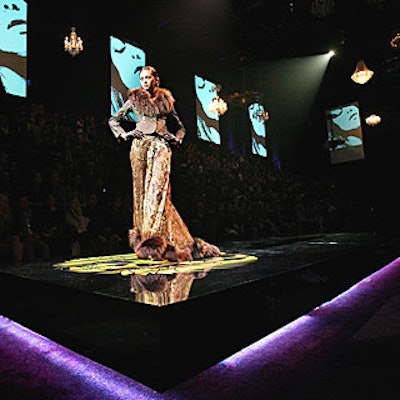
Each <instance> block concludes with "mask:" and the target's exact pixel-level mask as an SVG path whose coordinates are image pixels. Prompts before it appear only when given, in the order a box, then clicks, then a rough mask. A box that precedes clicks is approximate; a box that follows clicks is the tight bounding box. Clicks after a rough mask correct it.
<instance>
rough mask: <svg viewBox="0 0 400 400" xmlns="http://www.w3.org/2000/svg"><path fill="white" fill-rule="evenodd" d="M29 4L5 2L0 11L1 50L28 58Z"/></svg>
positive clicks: (6, 0)
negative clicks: (27, 20)
mask: <svg viewBox="0 0 400 400" xmlns="http://www.w3.org/2000/svg"><path fill="white" fill-rule="evenodd" d="M26 19H27V4H26V1H24V0H3V1H2V2H1V9H0V50H2V51H5V52H8V53H16V54H19V55H21V56H24V57H25V56H26V49H27V45H26V35H27V22H26Z"/></svg>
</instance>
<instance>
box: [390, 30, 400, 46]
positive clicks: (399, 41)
mask: <svg viewBox="0 0 400 400" xmlns="http://www.w3.org/2000/svg"><path fill="white" fill-rule="evenodd" d="M390 45H391V46H392V47H395V48H397V47H400V33H396V35H395V36H393V38H392V40H391V41H390Z"/></svg>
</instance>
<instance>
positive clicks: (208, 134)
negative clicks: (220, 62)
mask: <svg viewBox="0 0 400 400" xmlns="http://www.w3.org/2000/svg"><path fill="white" fill-rule="evenodd" d="M194 85H195V92H196V113H197V135H198V137H199V138H200V139H202V140H206V141H209V142H213V143H215V144H221V137H220V134H219V118H218V115H217V114H215V113H212V112H210V110H209V108H208V106H209V104H210V103H211V101H212V99H213V98H214V97H215V94H216V93H215V90H214V88H215V84H214V83H212V82H210V81H208V80H206V79H204V78H202V77H200V76H197V75H195V80H194Z"/></svg>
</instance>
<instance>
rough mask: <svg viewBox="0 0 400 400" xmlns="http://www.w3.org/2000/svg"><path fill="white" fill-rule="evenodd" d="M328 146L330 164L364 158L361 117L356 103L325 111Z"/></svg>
mask: <svg viewBox="0 0 400 400" xmlns="http://www.w3.org/2000/svg"><path fill="white" fill-rule="evenodd" d="M326 122H327V128H328V144H329V150H330V157H331V162H332V163H338V162H344V161H352V160H359V159H363V158H364V146H363V137H362V127H361V117H360V109H359V104H358V102H353V103H349V104H345V105H342V106H337V107H334V108H331V109H329V110H327V111H326Z"/></svg>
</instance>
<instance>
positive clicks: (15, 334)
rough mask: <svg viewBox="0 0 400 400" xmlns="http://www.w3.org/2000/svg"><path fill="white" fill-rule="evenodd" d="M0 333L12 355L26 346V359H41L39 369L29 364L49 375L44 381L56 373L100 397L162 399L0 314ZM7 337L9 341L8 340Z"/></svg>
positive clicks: (81, 395) (139, 399)
mask: <svg viewBox="0 0 400 400" xmlns="http://www.w3.org/2000/svg"><path fill="white" fill-rule="evenodd" d="M0 334H1V336H2V342H1V345H2V347H3V346H4V345H5V344H7V343H9V342H10V347H11V346H12V349H11V354H14V353H13V352H14V351H15V350H16V349H23V353H24V355H23V356H22V357H23V361H24V362H25V361H27V362H29V361H32V363H34V362H35V361H38V367H37V368H35V365H30V366H28V367H29V368H30V369H32V370H33V371H32V373H33V374H36V375H37V374H41V373H43V374H46V376H45V377H44V381H46V379H47V380H49V377H48V376H47V375H49V374H52V375H53V377H55V378H56V379H55V380H57V378H58V376H63V378H62V382H63V383H65V384H66V385H68V386H71V380H72V381H73V380H75V381H76V383H77V385H79V387H80V388H86V387H87V388H88V393H96V397H95V398H96V399H112V400H119V399H121V400H127V399H135V400H153V399H154V400H160V399H161V398H162V397H160V394H158V393H157V392H156V391H154V390H152V389H150V388H148V387H147V386H145V385H143V384H141V383H139V382H136V381H135V380H133V379H130V378H128V377H126V376H124V375H122V374H119V373H118V372H116V371H113V370H112V369H109V368H107V367H105V366H103V365H101V364H99V363H96V362H94V361H92V360H90V359H88V358H86V357H84V356H82V355H79V354H77V353H75V352H73V351H72V350H69V349H67V348H65V347H63V346H61V345H59V344H57V343H55V342H53V341H51V340H50V339H47V338H46V337H44V336H41V335H39V334H38V333H36V332H33V331H31V330H29V329H27V328H25V327H23V326H22V325H20V324H18V323H16V322H14V321H12V320H10V319H8V318H6V317H4V316H0ZM7 338H9V340H6V339H7ZM3 339H5V340H3ZM40 359H41V360H40ZM19 362H21V360H19ZM44 362H45V363H46V364H48V365H47V367H46V368H44V369H43V368H42V369H41V367H39V365H40V364H42V363H44ZM58 371H60V372H59V373H58ZM62 390H63V391H65V390H66V388H65V387H63V388H62ZM80 390H82V389H80ZM77 396H79V397H77V399H83V398H93V397H87V395H85V394H84V393H82V391H80V393H79V394H77ZM68 398H69V399H71V398H72V397H68Z"/></svg>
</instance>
